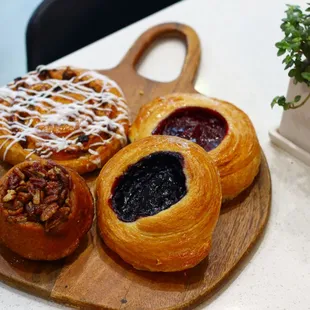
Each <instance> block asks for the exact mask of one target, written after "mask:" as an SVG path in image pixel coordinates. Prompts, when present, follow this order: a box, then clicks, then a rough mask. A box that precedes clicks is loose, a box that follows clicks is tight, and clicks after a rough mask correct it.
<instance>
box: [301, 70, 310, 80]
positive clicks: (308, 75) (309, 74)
mask: <svg viewBox="0 0 310 310" xmlns="http://www.w3.org/2000/svg"><path fill="white" fill-rule="evenodd" d="M301 76H302V77H303V78H304V79H305V80H307V81H310V72H303V73H302V74H301Z"/></svg>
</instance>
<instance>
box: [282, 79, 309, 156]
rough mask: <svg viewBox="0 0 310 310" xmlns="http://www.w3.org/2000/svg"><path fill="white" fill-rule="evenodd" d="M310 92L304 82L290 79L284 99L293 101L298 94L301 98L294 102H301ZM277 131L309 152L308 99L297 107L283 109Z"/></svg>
mask: <svg viewBox="0 0 310 310" xmlns="http://www.w3.org/2000/svg"><path fill="white" fill-rule="evenodd" d="M309 93H310V88H309V87H308V86H307V84H306V83H297V84H296V85H295V84H294V83H293V79H291V80H290V83H289V87H288V91H287V96H286V100H287V101H293V100H294V98H295V96H297V95H300V96H301V99H300V101H299V102H297V103H296V104H299V103H301V102H302V101H303V100H305V99H306V97H307V96H308V95H309ZM279 133H280V134H281V135H282V136H283V137H285V138H286V139H288V140H290V141H291V142H293V143H295V144H296V145H297V146H299V147H301V148H302V149H304V150H305V151H307V152H309V153H310V99H308V100H307V101H306V103H305V104H304V105H303V106H301V107H300V108H297V109H293V110H292V109H290V110H287V111H283V114H282V120H281V124H280V127H279Z"/></svg>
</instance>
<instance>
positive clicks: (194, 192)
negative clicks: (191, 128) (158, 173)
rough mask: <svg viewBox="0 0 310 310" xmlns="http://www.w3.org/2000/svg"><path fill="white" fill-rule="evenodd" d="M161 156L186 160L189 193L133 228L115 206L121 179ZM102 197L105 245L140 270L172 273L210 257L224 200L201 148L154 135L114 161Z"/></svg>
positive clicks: (102, 179)
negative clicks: (166, 153)
mask: <svg viewBox="0 0 310 310" xmlns="http://www.w3.org/2000/svg"><path fill="white" fill-rule="evenodd" d="M159 151H171V152H178V153H180V154H181V155H182V156H183V158H184V169H183V171H184V174H185V176H186V186H187V194H186V195H185V196H184V197H183V198H182V199H181V200H180V201H178V202H177V203H176V204H174V205H172V206H171V207H170V208H168V209H166V210H164V211H161V212H159V213H157V214H155V215H152V216H148V217H142V218H139V219H138V220H136V221H134V222H130V223H126V222H123V221H121V220H119V219H118V217H117V216H116V214H115V212H114V211H113V209H112V208H111V206H110V203H109V200H110V198H111V193H112V188H113V183H114V181H115V179H116V178H118V177H119V176H121V175H122V174H123V173H124V172H125V171H126V170H127V168H128V166H130V165H132V164H134V163H136V162H137V161H139V160H140V159H142V158H144V157H145V156H148V155H150V154H152V153H154V152H159ZM97 198H98V200H97V218H98V227H99V231H100V234H101V237H102V238H103V240H104V242H105V243H106V244H107V245H108V246H109V247H110V248H111V249H112V250H113V251H115V252H116V253H118V254H119V255H120V256H121V257H122V258H123V259H124V260H125V261H126V262H128V263H130V264H132V265H133V266H134V267H135V268H137V269H142V270H150V271H164V272H170V271H178V270H184V269H188V268H191V267H193V266H195V265H197V264H198V263H199V262H200V261H201V260H203V259H204V258H205V257H206V256H207V255H208V253H209V251H210V246H211V237H212V233H213V230H214V228H215V225H216V223H217V220H218V217H219V211H220V205H221V199H222V195H221V186H220V179H219V175H218V171H217V169H216V168H215V166H214V164H213V163H212V161H211V159H210V157H209V156H208V154H207V153H206V152H205V151H204V150H203V149H202V148H201V147H200V146H198V145H197V144H194V143H192V142H190V141H186V140H184V139H181V138H177V137H168V136H151V137H147V138H145V139H143V140H139V141H137V142H135V143H133V144H130V145H129V146H127V147H125V148H124V149H122V150H121V151H120V152H118V153H117V154H116V155H115V156H114V157H113V158H112V159H110V160H109V162H108V163H107V164H106V165H105V166H104V168H103V169H102V171H101V173H100V175H99V177H98V179H97Z"/></svg>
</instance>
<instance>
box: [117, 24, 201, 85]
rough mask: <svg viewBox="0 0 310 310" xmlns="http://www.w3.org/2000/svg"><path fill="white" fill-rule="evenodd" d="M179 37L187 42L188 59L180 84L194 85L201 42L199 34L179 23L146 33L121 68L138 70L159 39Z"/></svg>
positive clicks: (133, 47) (179, 79)
mask: <svg viewBox="0 0 310 310" xmlns="http://www.w3.org/2000/svg"><path fill="white" fill-rule="evenodd" d="M167 36H171V37H178V38H181V39H182V40H183V41H185V44H186V57H185V61H184V64H183V68H182V71H181V73H180V75H179V76H178V78H177V79H176V80H177V81H178V82H179V81H182V83H190V84H193V82H194V79H195V76H196V72H197V69H198V66H199V62H200V41H199V37H198V35H197V33H196V32H195V30H194V29H192V28H191V27H189V26H187V25H184V24H179V23H166V24H160V25H157V26H155V27H152V28H150V29H148V30H147V31H145V32H144V33H143V34H142V35H141V36H140V37H139V38H138V39H137V40H136V41H135V43H134V44H133V45H132V47H131V48H130V50H129V51H128V52H127V54H126V55H125V56H124V58H123V59H122V61H121V63H120V64H119V66H123V65H127V66H128V65H129V66H131V67H132V68H133V69H134V70H136V65H137V63H138V62H139V60H140V59H141V57H142V55H143V54H144V52H145V51H146V50H147V48H148V47H150V45H151V44H152V43H154V41H155V40H156V39H158V38H162V37H167Z"/></svg>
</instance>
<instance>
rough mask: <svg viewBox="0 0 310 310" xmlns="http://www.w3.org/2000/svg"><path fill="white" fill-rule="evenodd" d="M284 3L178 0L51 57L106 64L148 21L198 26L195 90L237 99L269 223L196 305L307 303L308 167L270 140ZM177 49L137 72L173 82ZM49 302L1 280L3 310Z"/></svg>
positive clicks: (243, 307)
mask: <svg viewBox="0 0 310 310" xmlns="http://www.w3.org/2000/svg"><path fill="white" fill-rule="evenodd" d="M286 2H287V1H282V0H269V1H265V0H258V1H247V0H234V1H231V0H221V1H218V0H186V1H183V2H181V3H178V4H176V5H174V6H171V7H169V8H167V9H165V10H163V11H161V12H159V13H157V14H155V15H152V16H150V17H148V18H146V19H144V20H142V21H140V22H138V23H136V24H134V25H132V26H130V27H127V28H125V29H123V30H121V31H119V32H117V33H115V34H113V35H111V36H109V37H106V38H105V39H102V40H100V41H98V42H96V43H94V44H92V45H90V46H88V47H86V48H83V49H82V50H79V51H77V52H75V53H73V54H71V55H69V56H67V57H65V58H63V59H61V60H59V61H57V62H56V63H57V64H66V65H74V66H78V67H84V68H90V69H92V68H93V69H104V68H110V67H113V66H114V65H116V64H117V63H118V62H119V61H120V59H121V58H122V56H123V55H124V54H125V52H126V51H127V50H128V48H129V47H130V46H131V44H132V43H133V42H134V40H135V39H136V38H137V37H138V36H139V35H140V34H141V33H142V32H143V31H145V30H146V29H147V28H149V27H150V26H153V25H156V24H158V23H162V22H170V21H177V22H181V23H185V24H188V25H190V26H192V27H193V28H194V29H195V30H196V31H197V33H198V35H199V37H200V40H201V45H202V59H201V65H200V70H199V72H198V77H197V81H196V89H197V90H198V91H200V92H201V93H203V94H206V95H210V96H215V97H218V98H221V99H224V100H228V101H231V102H233V103H235V104H236V105H237V106H238V107H240V108H242V109H243V110H244V111H245V112H246V113H248V115H249V116H250V118H251V119H252V121H253V123H254V126H255V128H256V130H257V134H258V137H259V140H260V143H261V145H262V148H263V150H264V152H265V154H266V156H267V160H268V162H269V165H270V171H271V177H272V182H273V190H272V194H273V197H272V208H271V215H270V219H269V224H268V226H267V229H266V233H265V235H264V237H263V240H262V242H261V243H260V246H259V247H258V249H257V250H256V252H255V253H254V254H253V255H252V256H251V258H250V259H249V260H248V263H247V264H246V265H245V267H244V269H243V270H242V271H241V270H240V272H238V273H237V275H236V276H235V277H234V278H233V279H232V281H230V283H228V284H227V285H225V286H224V287H222V289H221V290H220V291H219V293H218V294H217V295H216V296H214V297H213V298H211V299H210V300H208V301H207V302H205V303H204V304H203V305H201V306H199V307H198V308H199V309H204V308H206V307H207V308H208V309H210V310H223V309H225V310H226V309H227V310H239V309H240V310H262V309H272V310H276V309H286V310H291V309H293V310H295V309H296V310H297V309H298V310H304V309H310V294H309V292H310V206H309V197H310V167H307V166H305V165H304V164H303V163H301V162H300V161H298V160H297V159H295V158H293V157H291V156H290V155H288V154H287V153H285V152H284V151H282V150H281V149H279V148H277V147H275V146H274V145H272V144H271V143H270V141H269V137H268V130H269V129H270V128H273V127H275V126H276V125H277V124H279V121H280V117H281V113H282V111H281V109H280V108H275V109H274V110H271V108H270V102H271V100H272V98H273V97H274V96H276V95H282V94H285V92H286V88H287V84H288V77H287V75H286V73H285V72H284V71H283V66H282V64H281V60H280V59H279V58H277V56H276V48H275V47H274V44H275V42H276V41H278V40H279V39H281V38H282V34H281V31H280V28H279V25H280V21H281V18H283V16H284V10H285V3H286ZM293 2H294V3H295V4H296V3H297V4H298V3H299V4H301V5H303V4H304V2H303V1H297V0H294V1H293ZM184 54H185V48H184V47H183V46H182V44H181V43H180V42H178V41H177V40H171V41H163V42H162V43H160V44H159V45H157V47H156V48H155V49H153V51H152V52H151V54H150V55H149V57H148V58H147V59H146V61H145V62H144V63H143V64H142V66H141V67H140V69H139V72H140V73H141V74H143V75H147V76H148V77H150V78H153V79H157V80H161V81H167V80H172V79H173V78H174V77H176V75H177V74H178V72H179V71H180V68H181V65H182V60H183V57H184ZM55 307H57V308H63V307H62V306H58V305H55V304H53V303H50V302H46V301H44V300H41V299H39V298H35V297H33V296H31V295H28V294H25V293H21V292H19V291H17V290H15V289H12V288H10V287H8V286H6V285H4V284H0V308H1V309H10V308H12V309H28V310H29V309H31V310H32V309H43V308H44V309H55Z"/></svg>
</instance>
